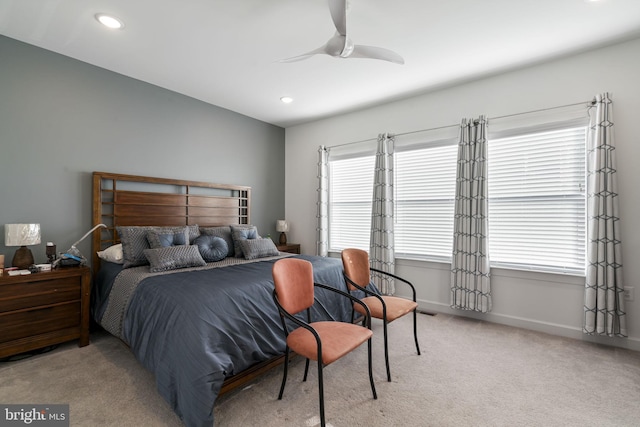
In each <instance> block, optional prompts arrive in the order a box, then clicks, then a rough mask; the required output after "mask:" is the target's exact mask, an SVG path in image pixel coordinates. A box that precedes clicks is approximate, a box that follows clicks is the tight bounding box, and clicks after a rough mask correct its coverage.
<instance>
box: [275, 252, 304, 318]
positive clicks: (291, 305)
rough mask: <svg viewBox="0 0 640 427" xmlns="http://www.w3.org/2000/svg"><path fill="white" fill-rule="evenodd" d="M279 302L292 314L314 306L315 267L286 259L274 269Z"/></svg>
mask: <svg viewBox="0 0 640 427" xmlns="http://www.w3.org/2000/svg"><path fill="white" fill-rule="evenodd" d="M272 274H273V282H274V284H275V287H276V295H277V297H278V302H280V305H281V306H282V308H284V309H285V310H286V311H287V312H289V313H291V314H296V313H299V312H301V311H302V310H305V309H307V308H309V307H311V306H312V305H313V266H312V265H311V263H310V262H309V261H306V260H303V259H297V258H285V259H281V260H278V261H276V262H275V264H273V269H272Z"/></svg>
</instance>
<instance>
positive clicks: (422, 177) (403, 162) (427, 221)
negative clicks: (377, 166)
mask: <svg viewBox="0 0 640 427" xmlns="http://www.w3.org/2000/svg"><path fill="white" fill-rule="evenodd" d="M456 155H457V145H456V144H455V141H452V143H450V144H447V145H444V146H435V147H428V146H427V147H424V148H420V149H412V150H410V151H398V152H396V153H395V209H396V212H395V253H396V256H399V257H403V256H404V257H408V258H429V259H442V260H449V259H451V244H452V236H453V206H454V196H455V186H456Z"/></svg>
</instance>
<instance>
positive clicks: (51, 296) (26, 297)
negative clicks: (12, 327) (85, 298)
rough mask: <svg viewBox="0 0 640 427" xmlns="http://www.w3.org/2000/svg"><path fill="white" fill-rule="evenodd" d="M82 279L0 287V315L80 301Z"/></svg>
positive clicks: (13, 284)
mask: <svg viewBox="0 0 640 427" xmlns="http://www.w3.org/2000/svg"><path fill="white" fill-rule="evenodd" d="M80 290H81V286H80V279H79V278H77V279H76V280H70V279H68V278H67V279H62V278H60V279H54V280H47V281H41V282H32V283H12V284H6V285H4V286H0V313H3V312H6V311H12V310H20V309H24V308H30V307H38V306H41V305H51V304H56V303H59V302H65V301H75V300H79V299H80V297H81V295H80Z"/></svg>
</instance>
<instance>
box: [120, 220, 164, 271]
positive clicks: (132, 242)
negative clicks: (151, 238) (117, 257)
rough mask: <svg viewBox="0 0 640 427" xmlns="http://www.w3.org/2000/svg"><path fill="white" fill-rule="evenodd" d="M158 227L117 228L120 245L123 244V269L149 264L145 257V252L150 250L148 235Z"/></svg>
mask: <svg viewBox="0 0 640 427" xmlns="http://www.w3.org/2000/svg"><path fill="white" fill-rule="evenodd" d="M155 228H156V227H148V226H143V227H138V226H130V227H116V230H117V231H118V236H119V237H120V243H122V255H123V260H124V262H123V265H122V267H123V268H129V267H136V266H138V265H145V264H149V261H147V258H146V257H145V256H144V250H145V249H149V242H148V241H147V233H148V232H149V231H151V230H153V229H155Z"/></svg>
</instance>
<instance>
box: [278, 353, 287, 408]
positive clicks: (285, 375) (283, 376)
mask: <svg viewBox="0 0 640 427" xmlns="http://www.w3.org/2000/svg"><path fill="white" fill-rule="evenodd" d="M288 368H289V347H287V349H286V350H285V352H284V373H283V374H282V385H281V386H280V394H279V395H278V400H282V394H283V393H284V385H285V384H286V383H287V371H288Z"/></svg>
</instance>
